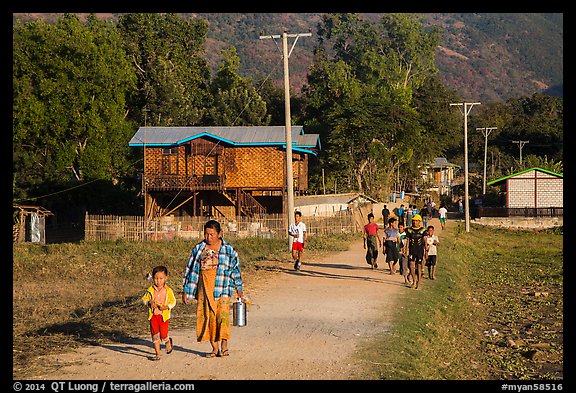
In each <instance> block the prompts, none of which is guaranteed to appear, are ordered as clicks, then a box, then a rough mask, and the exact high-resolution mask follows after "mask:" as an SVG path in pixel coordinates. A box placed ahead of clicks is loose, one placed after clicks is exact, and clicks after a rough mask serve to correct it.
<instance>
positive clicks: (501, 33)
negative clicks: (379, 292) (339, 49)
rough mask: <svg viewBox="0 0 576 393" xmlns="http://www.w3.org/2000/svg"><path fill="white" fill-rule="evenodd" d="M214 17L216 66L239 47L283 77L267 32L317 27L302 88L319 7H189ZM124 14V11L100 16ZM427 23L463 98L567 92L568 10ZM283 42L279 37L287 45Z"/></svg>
mask: <svg viewBox="0 0 576 393" xmlns="http://www.w3.org/2000/svg"><path fill="white" fill-rule="evenodd" d="M57 15H59V14H15V18H22V19H30V18H38V17H44V18H45V19H46V20H47V21H50V20H54V19H55V18H56V17H57ZM183 15H184V16H185V17H190V18H204V19H206V20H207V21H208V23H209V29H208V32H207V40H206V43H205V50H206V57H207V60H208V63H209V64H210V66H211V67H212V68H213V69H215V68H216V67H217V66H218V65H219V63H220V60H221V54H220V52H221V50H223V49H226V48H228V47H229V46H234V47H236V49H237V51H238V55H239V57H240V68H239V74H240V75H242V76H244V77H248V76H251V77H254V78H256V77H257V76H259V75H264V76H267V75H268V74H270V73H271V78H273V80H274V81H275V82H276V84H277V85H281V83H282V65H281V53H280V51H279V50H278V48H277V47H276V45H274V43H273V42H271V41H270V40H264V41H262V40H259V38H258V37H259V35H260V34H261V33H264V34H281V33H282V31H283V30H284V29H287V30H288V31H290V32H294V33H296V32H308V31H309V30H311V31H312V33H313V36H312V37H306V38H302V39H300V40H299V41H298V42H297V44H296V45H295V47H294V50H293V53H292V55H291V56H290V82H291V86H292V91H293V92H294V93H296V94H298V93H299V92H300V90H301V88H302V85H303V84H304V83H305V81H306V75H307V73H308V69H309V67H310V65H311V64H312V62H313V55H314V53H313V49H314V46H315V45H317V35H316V29H317V26H318V23H319V21H320V19H321V16H322V14H319V13H249V14H241V13H197V14H194V13H187V14H183ZM360 15H361V17H362V18H364V19H366V20H370V21H373V22H378V21H379V20H380V18H381V16H382V14H380V13H363V14H360ZM99 16H100V17H102V18H112V19H115V18H117V16H118V15H117V14H99ZM420 17H421V18H422V20H423V22H424V23H425V24H427V25H435V26H439V27H440V28H441V29H442V31H443V33H442V38H441V43H440V46H439V47H438V49H437V51H436V66H437V68H438V70H439V73H440V77H441V78H442V80H443V81H445V82H446V84H447V85H448V86H449V87H451V88H453V89H455V90H456V91H457V92H458V93H459V94H461V95H462V96H463V97H466V98H469V99H474V100H481V101H503V100H506V99H508V98H513V97H520V96H524V95H531V94H533V93H535V92H541V93H545V94H552V95H562V91H563V50H564V42H563V14H558V13H556V14H543V13H426V14H420ZM280 44H281V43H278V45H280Z"/></svg>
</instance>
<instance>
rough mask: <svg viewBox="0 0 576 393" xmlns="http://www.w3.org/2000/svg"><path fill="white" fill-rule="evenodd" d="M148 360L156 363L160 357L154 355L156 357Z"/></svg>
mask: <svg viewBox="0 0 576 393" xmlns="http://www.w3.org/2000/svg"><path fill="white" fill-rule="evenodd" d="M150 360H154V361H158V360H160V356H158V355H156V356H154V357H153V358H152V359H150Z"/></svg>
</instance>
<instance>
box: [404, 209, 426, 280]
mask: <svg viewBox="0 0 576 393" xmlns="http://www.w3.org/2000/svg"><path fill="white" fill-rule="evenodd" d="M406 239H408V241H407V243H406V246H405V247H407V249H408V250H407V251H408V263H409V266H410V274H411V275H412V279H413V281H412V285H411V287H412V288H415V289H418V287H419V285H421V283H422V268H423V266H422V265H423V261H424V259H425V258H426V250H427V247H428V245H427V243H426V241H427V240H426V228H424V227H423V226H422V217H420V214H416V215H415V216H414V217H412V226H411V227H409V228H406Z"/></svg>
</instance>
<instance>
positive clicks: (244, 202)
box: [222, 189, 266, 217]
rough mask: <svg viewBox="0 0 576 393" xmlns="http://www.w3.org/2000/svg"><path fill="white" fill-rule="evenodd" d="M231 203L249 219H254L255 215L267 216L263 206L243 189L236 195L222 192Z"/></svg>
mask: <svg viewBox="0 0 576 393" xmlns="http://www.w3.org/2000/svg"><path fill="white" fill-rule="evenodd" d="M222 194H224V196H225V197H226V198H228V199H229V200H230V202H232V203H234V204H235V205H236V206H238V207H239V209H240V212H241V213H243V214H244V215H246V216H248V217H254V216H255V215H263V214H266V208H265V207H264V206H262V205H261V204H260V203H259V202H258V201H257V200H256V199H254V197H253V196H252V195H251V194H249V193H247V192H246V191H244V190H242V189H238V191H237V192H236V193H234V194H232V195H231V194H228V193H227V192H225V191H224V192H222Z"/></svg>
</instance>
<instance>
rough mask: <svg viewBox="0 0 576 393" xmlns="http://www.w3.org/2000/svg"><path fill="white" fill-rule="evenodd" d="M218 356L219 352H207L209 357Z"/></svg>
mask: <svg viewBox="0 0 576 393" xmlns="http://www.w3.org/2000/svg"><path fill="white" fill-rule="evenodd" d="M216 356H218V352H209V353H207V354H206V357H207V358H214V357H216Z"/></svg>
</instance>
